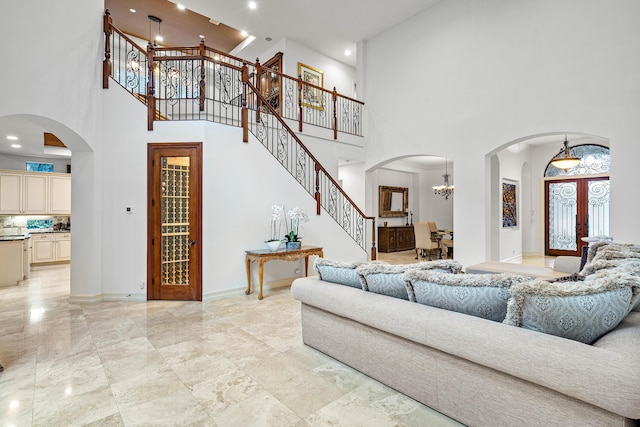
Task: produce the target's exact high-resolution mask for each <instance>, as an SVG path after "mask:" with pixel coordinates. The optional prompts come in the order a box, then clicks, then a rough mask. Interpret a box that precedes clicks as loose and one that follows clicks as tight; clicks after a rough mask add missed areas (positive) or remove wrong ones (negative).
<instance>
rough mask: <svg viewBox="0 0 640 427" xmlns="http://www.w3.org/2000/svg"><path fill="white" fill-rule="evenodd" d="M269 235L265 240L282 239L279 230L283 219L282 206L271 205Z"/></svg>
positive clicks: (274, 240) (275, 240)
mask: <svg viewBox="0 0 640 427" xmlns="http://www.w3.org/2000/svg"><path fill="white" fill-rule="evenodd" d="M271 211H272V213H271V237H270V238H269V240H267V242H277V241H279V240H282V238H281V237H280V236H281V234H280V230H282V221H283V220H284V206H283V205H273V206H271Z"/></svg>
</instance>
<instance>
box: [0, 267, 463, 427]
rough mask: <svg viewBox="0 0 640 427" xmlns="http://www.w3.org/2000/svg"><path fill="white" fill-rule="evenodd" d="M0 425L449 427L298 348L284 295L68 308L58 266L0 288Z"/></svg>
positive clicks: (296, 314)
mask: <svg viewBox="0 0 640 427" xmlns="http://www.w3.org/2000/svg"><path fill="white" fill-rule="evenodd" d="M0 325H2V328H0V364H2V365H3V366H4V367H5V370H4V372H2V373H0V427H4V426H5V425H7V426H8V425H12V426H58V425H64V426H76V425H78V426H80V425H82V426H140V425H143V426H175V425H180V426H207V427H209V426H211V427H215V426H225V427H227V426H231V427H233V426H242V427H247V426H295V427H309V426H328V425H331V426H349V427H351V426H359V425H362V426H376V427H378V426H387V425H389V426H398V427H404V426H425V425H429V426H437V427H440V426H449V425H457V423H455V422H454V421H452V420H450V419H449V418H447V417H445V416H444V415H441V414H439V413H437V412H435V411H433V410H431V409H430V408H428V407H426V406H424V405H421V404H420V403H418V402H416V401H414V400H412V399H410V398H408V397H406V396H404V395H402V394H400V393H397V392H396V391H394V390H392V389H390V388H388V387H386V386H384V385H382V384H380V383H378V382H376V381H374V380H372V379H371V378H369V377H367V376H365V375H363V374H361V373H359V372H358V371H356V370H353V369H351V368H349V367H348V366H346V365H344V364H342V363H340V362H338V361H336V360H334V359H332V358H330V357H328V356H326V355H324V354H323V353H321V352H318V351H316V350H314V349H313V348H311V347H308V346H305V345H304V344H303V343H302V336H301V330H300V303H299V302H298V301H296V300H294V299H293V298H292V297H291V294H290V291H289V289H288V288H278V289H271V290H269V292H268V297H267V298H265V299H264V300H262V301H259V300H258V299H257V296H256V294H255V293H253V294H251V295H248V296H247V295H244V294H242V293H238V295H237V296H231V297H225V298H220V299H216V300H212V301H207V302H204V303H202V302H181V301H149V302H140V301H105V302H100V303H91V304H70V303H69V266H68V265H67V266H65V265H62V266H48V267H38V268H34V269H33V270H32V275H31V278H30V279H28V280H25V281H24V282H22V284H21V285H19V286H14V287H9V288H1V289H0Z"/></svg>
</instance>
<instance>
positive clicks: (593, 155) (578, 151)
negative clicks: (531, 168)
mask: <svg viewBox="0 0 640 427" xmlns="http://www.w3.org/2000/svg"><path fill="white" fill-rule="evenodd" d="M570 151H571V155H572V156H575V157H579V158H580V159H582V161H581V162H580V164H579V165H578V166H575V167H573V168H571V169H567V170H564V169H558V168H557V167H555V166H553V165H552V164H551V163H549V164H548V165H547V169H546V170H545V171H544V176H573V175H594V174H600V173H608V172H609V167H610V166H611V163H610V161H609V148H607V147H603V146H602V145H595V144H584V145H576V146H575V147H571V150H570Z"/></svg>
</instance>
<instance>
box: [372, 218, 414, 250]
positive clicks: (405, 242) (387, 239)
mask: <svg viewBox="0 0 640 427" xmlns="http://www.w3.org/2000/svg"><path fill="white" fill-rule="evenodd" d="M415 245H416V243H415V235H414V231H413V226H412V225H409V226H407V225H399V226H391V227H378V251H379V252H398V251H408V250H412V249H415V247H416V246H415Z"/></svg>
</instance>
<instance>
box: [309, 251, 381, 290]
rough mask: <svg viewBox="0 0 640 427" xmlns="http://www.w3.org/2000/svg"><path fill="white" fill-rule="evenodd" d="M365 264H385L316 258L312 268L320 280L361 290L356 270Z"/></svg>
mask: <svg viewBox="0 0 640 427" xmlns="http://www.w3.org/2000/svg"><path fill="white" fill-rule="evenodd" d="M366 264H386V263H385V262H383V261H356V262H340V261H332V260H329V259H326V258H317V259H316V261H315V262H314V264H313V268H314V269H315V270H316V271H317V272H318V275H319V276H320V280H324V281H325V282H332V283H337V284H339V285H345V286H351V287H352V288H358V289H362V283H361V281H360V276H359V275H358V273H356V268H357V267H359V266H361V265H366Z"/></svg>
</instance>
